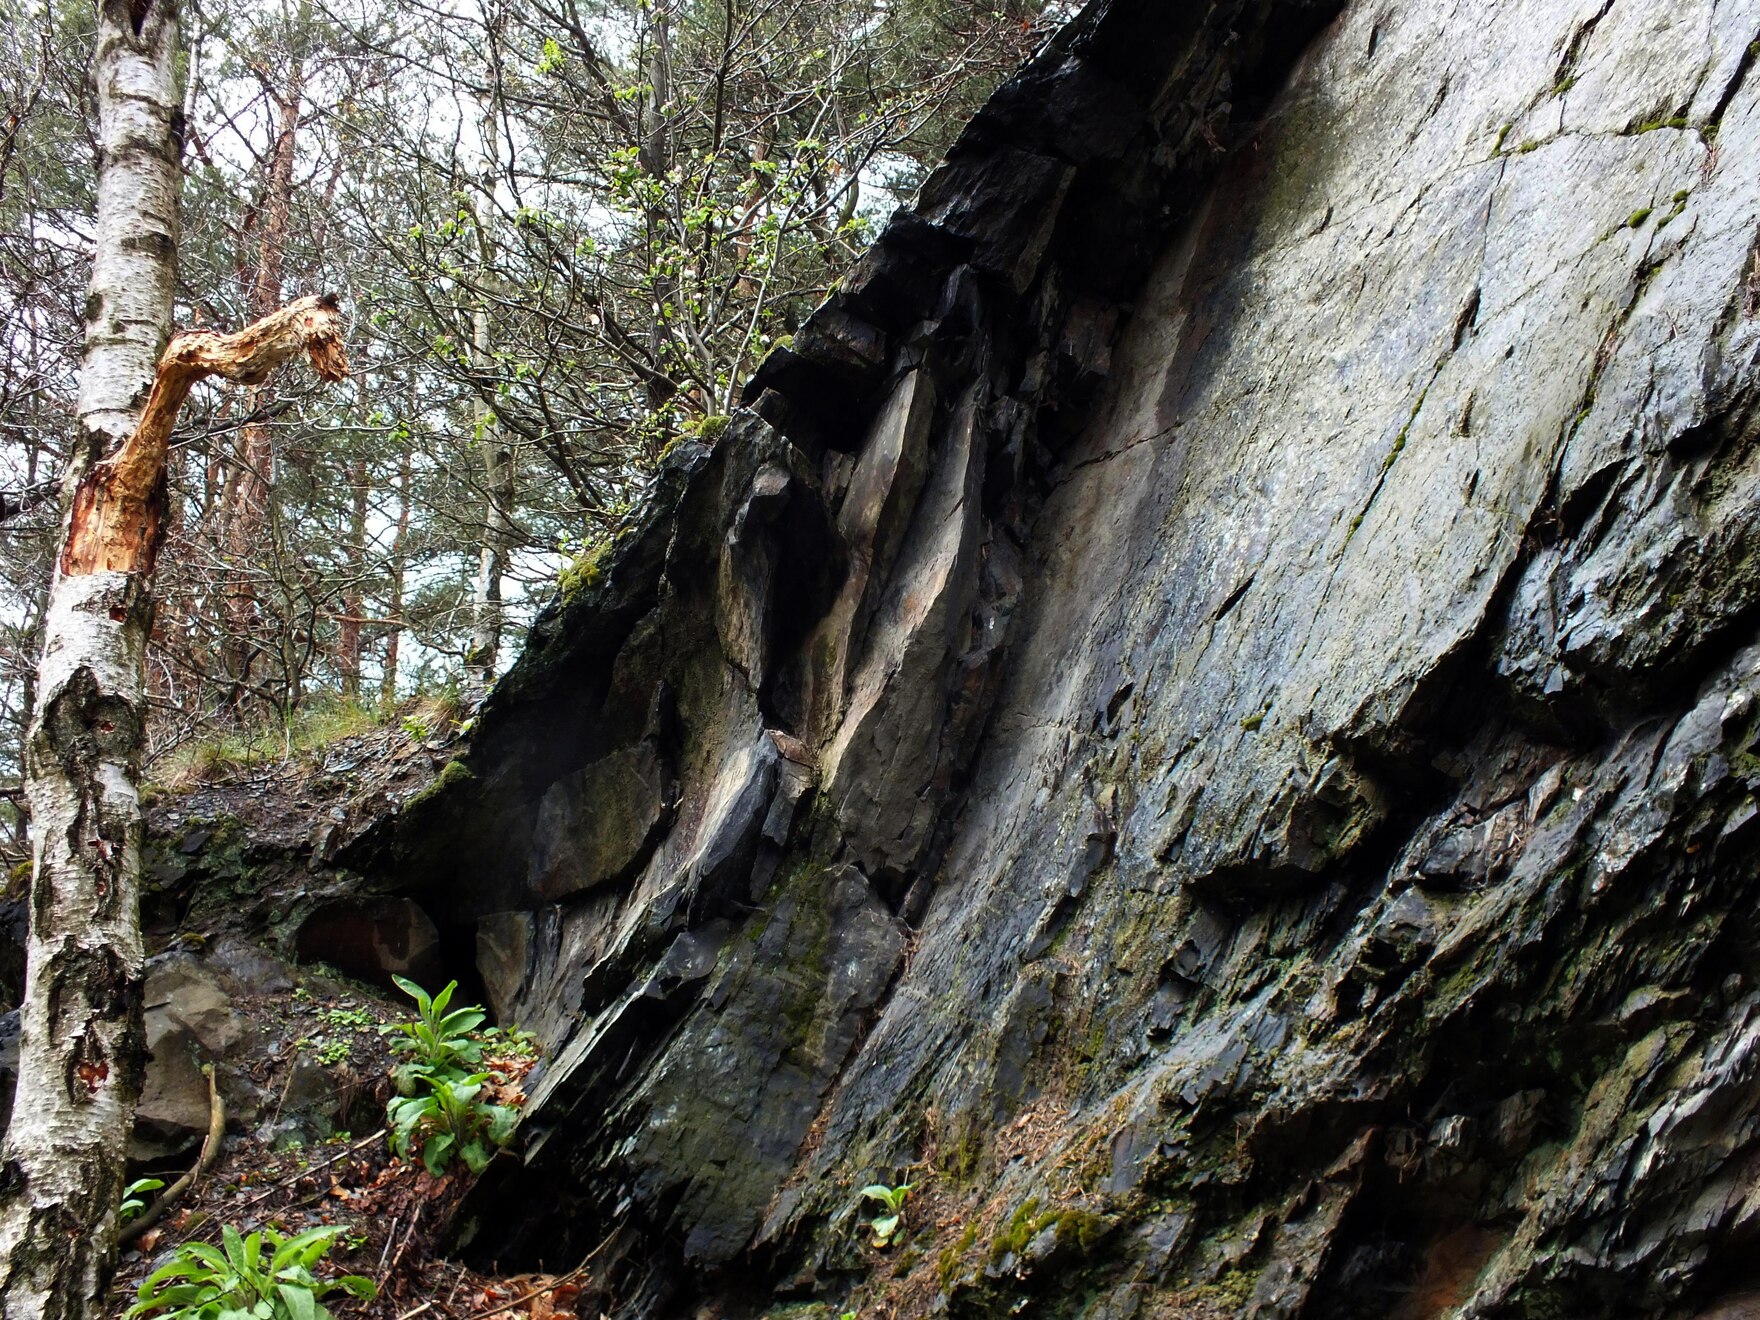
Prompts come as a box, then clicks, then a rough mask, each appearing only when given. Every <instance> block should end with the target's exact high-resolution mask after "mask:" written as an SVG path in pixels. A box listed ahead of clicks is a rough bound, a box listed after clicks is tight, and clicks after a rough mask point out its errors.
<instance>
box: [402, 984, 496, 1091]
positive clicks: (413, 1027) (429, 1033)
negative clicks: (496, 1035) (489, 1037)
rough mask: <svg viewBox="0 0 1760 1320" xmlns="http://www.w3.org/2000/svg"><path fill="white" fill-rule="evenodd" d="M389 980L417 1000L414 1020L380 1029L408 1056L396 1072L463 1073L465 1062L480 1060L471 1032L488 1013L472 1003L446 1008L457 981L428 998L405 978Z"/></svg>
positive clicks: (411, 1073) (478, 1044) (408, 1074)
mask: <svg viewBox="0 0 1760 1320" xmlns="http://www.w3.org/2000/svg"><path fill="white" fill-rule="evenodd" d="M391 979H392V980H393V981H395V982H396V983H397V988H398V989H399V990H401V991H403V993H404V994H406V995H408V996H409V997H410V998H411V999H413V1000H415V1001H416V1019H415V1021H413V1022H396V1023H393V1024H391V1025H390V1026H386V1027H381V1028H380V1030H381V1031H383V1032H384V1033H385V1034H386V1035H388V1036H393V1037H395V1039H393V1040H392V1042H391V1049H392V1050H393V1052H395V1053H398V1054H406V1055H408V1056H409V1060H408V1062H407V1063H405V1064H403V1065H401V1066H400V1068H399V1069H398V1072H399V1073H402V1074H404V1075H405V1076H412V1075H414V1074H417V1073H425V1074H430V1075H433V1076H439V1075H442V1074H446V1073H463V1072H466V1071H468V1069H467V1065H475V1064H478V1063H481V1062H482V1060H483V1047H482V1044H481V1043H480V1042H479V1041H478V1040H477V1039H476V1037H475V1036H474V1035H472V1033H473V1032H475V1031H476V1029H477V1028H478V1027H480V1026H482V1025H483V1022H484V1020H485V1019H487V1017H488V1014H487V1013H485V1012H483V1010H482V1009H481V1008H480V1007H478V1006H477V1005H475V1004H473V1005H471V1006H470V1007H468V1008H456V1009H452V1011H451V1012H448V1011H447V1010H448V1008H450V1006H451V1004H452V992H453V991H455V990H457V989H458V982H457V981H448V982H447V983H446V988H445V989H444V990H442V991H441V992H440V993H439V994H437V995H433V996H431V997H430V996H429V994H428V992H427V991H426V990H424V989H422V987H421V986H419V985H417V984H416V983H415V982H414V981H411V980H409V979H408V978H407V977H402V976H394V977H392V978H391ZM395 1075H396V1074H394V1076H395ZM400 1089H401V1087H400Z"/></svg>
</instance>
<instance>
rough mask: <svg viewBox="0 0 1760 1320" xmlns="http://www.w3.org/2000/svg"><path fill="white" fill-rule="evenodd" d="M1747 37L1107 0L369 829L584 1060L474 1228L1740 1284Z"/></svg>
mask: <svg viewBox="0 0 1760 1320" xmlns="http://www.w3.org/2000/svg"><path fill="white" fill-rule="evenodd" d="M1757 41H1760V5H1757V4H1755V3H1751V2H1750V3H1738V4H1718V3H1712V0H1688V2H1687V3H1684V4H1680V5H1675V6H1671V7H1667V8H1666V9H1663V8H1657V7H1645V6H1637V5H1625V4H1622V3H1619V2H1617V0H1616V2H1615V3H1612V4H1588V5H1576V4H1570V3H1564V2H1563V0H1513V2H1506V3H1492V2H1491V0H1473V2H1471V3H1463V4H1460V5H1456V6H1453V7H1452V8H1449V9H1447V10H1443V9H1440V8H1437V7H1432V6H1407V7H1405V8H1403V9H1390V8H1387V7H1385V6H1382V7H1376V6H1369V5H1358V4H1348V5H1341V4H1336V3H1334V4H1320V3H1313V4H1304V3H1294V2H1285V3H1277V2H1274V0H1262V2H1261V3H1248V2H1246V0H1236V2H1233V3H1226V2H1225V3H1214V4H1207V5H1192V6H1174V7H1169V6H1163V5H1159V4H1150V3H1147V2H1146V0H1110V3H1107V2H1102V3H1097V4H1094V5H1091V6H1090V7H1089V8H1088V10H1087V11H1086V12H1085V13H1084V15H1083V16H1082V17H1081V18H1080V19H1078V20H1077V21H1076V22H1075V23H1074V24H1073V25H1072V26H1071V27H1070V28H1069V29H1068V30H1067V31H1066V32H1065V33H1064V34H1062V35H1061V36H1060V37H1059V38H1058V39H1057V40H1056V41H1054V42H1053V43H1052V44H1051V45H1050V46H1049V47H1048V48H1047V49H1046V50H1045V51H1044V52H1042V54H1041V55H1040V56H1039V57H1038V59H1037V60H1036V61H1035V62H1034V63H1033V64H1032V65H1031V66H1030V67H1029V68H1028V69H1027V70H1026V71H1025V72H1024V73H1023V74H1022V75H1021V76H1020V77H1019V78H1018V79H1017V80H1016V81H1015V82H1013V83H1011V84H1010V85H1009V86H1007V87H1005V88H1004V89H1003V90H1002V91H1001V92H1000V93H998V95H997V97H996V98H995V100H994V101H993V103H992V104H991V106H990V107H989V108H987V109H986V110H985V111H984V112H983V113H982V114H981V115H980V116H979V118H978V119H977V120H976V121H975V122H974V123H973V124H972V125H971V127H970V128H969V130H968V131H967V133H966V134H965V136H964V137H963V138H962V139H961V141H960V143H959V144H958V146H957V147H956V148H955V150H954V152H953V153H952V155H951V157H950V161H949V163H948V165H947V166H946V167H945V168H944V169H943V170H942V171H941V172H939V173H938V174H937V175H936V176H935V177H934V178H933V179H932V180H931V181H930V182H929V183H928V185H927V186H926V187H925V189H924V191H923V194H922V197H921V198H920V200H919V203H918V205H917V207H916V208H915V210H914V212H913V213H910V214H903V215H901V216H899V217H898V218H897V219H896V220H895V221H894V222H893V224H892V225H891V226H890V227H889V228H888V229H887V231H886V233H885V235H884V236H883V237H882V239H881V240H880V241H879V243H878V244H877V245H876V247H875V249H874V250H873V252H872V253H870V255H869V256H868V257H867V258H866V259H865V260H864V262H863V263H862V265H861V266H860V267H859V268H858V269H857V270H856V271H855V272H853V273H852V275H851V276H850V278H849V279H848V280H846V281H845V283H844V286H843V288H842V289H841V290H840V291H839V293H838V294H836V295H835V296H834V298H833V299H832V301H831V303H830V304H829V305H828V306H827V308H826V309H825V310H824V311H823V312H821V313H820V314H819V315H818V317H816V319H815V320H814V322H813V323H812V325H811V326H810V327H809V329H808V330H806V331H803V333H802V334H801V335H799V336H797V337H796V340H795V343H794V346H793V347H792V349H790V350H787V351H785V352H782V353H779V354H777V355H776V356H774V357H772V358H771V359H770V361H769V362H767V363H766V364H765V366H764V368H763V369H762V370H761V371H760V372H759V374H758V376H757V377H756V379H755V380H754V381H753V382H752V384H751V386H750V388H749V390H748V392H747V403H748V405H749V407H748V409H747V410H746V411H745V412H742V413H741V414H740V415H739V416H738V417H736V418H735V419H734V421H733V422H732V424H731V425H730V426H729V428H728V430H727V431H726V433H725V434H724V435H723V437H722V438H721V439H720V440H719V442H718V443H717V444H716V445H715V446H714V447H713V448H709V447H705V446H703V445H700V444H696V443H691V442H686V443H684V444H681V445H680V446H679V447H678V448H677V450H675V452H674V454H673V455H672V456H671V458H670V459H669V460H668V462H667V464H666V465H665V468H664V470H663V471H662V473H661V474H660V476H659V478H658V480H657V483H656V486H655V489H654V492H653V495H652V498H651V499H650V501H649V502H648V504H647V505H646V506H645V507H644V509H643V511H642V512H641V514H640V515H639V516H638V517H637V518H636V519H635V521H634V522H633V523H632V524H631V526H630V527H629V528H628V529H627V530H626V531H625V533H624V534H623V536H622V537H620V538H619V542H618V544H617V546H616V548H615V550H614V551H613V552H612V553H611V554H610V555H608V556H607V558H606V559H605V561H604V565H605V567H604V571H603V573H602V575H601V580H600V581H599V582H598V583H597V584H596V585H595V586H593V587H592V588H590V589H588V590H586V591H583V592H582V593H581V594H580V595H579V596H578V597H576V598H575V599H574V600H572V601H570V602H568V603H566V604H562V603H559V604H558V605H557V606H555V607H553V608H552V609H551V610H550V611H548V612H547V613H546V614H545V615H544V616H543V617H542V618H541V619H540V620H539V622H538V625H537V626H536V628H535V629H534V631H533V634H532V639H531V642H530V645H529V647H528V650H527V652H526V654H525V656H524V657H523V658H522V659H521V661H520V663H519V664H518V665H517V666H516V667H515V669H514V670H513V671H512V672H511V673H510V674H509V675H508V676H507V677H506V678H505V679H504V680H503V681H502V682H501V683H500V684H499V685H498V687H497V688H496V690H495V692H494V693H493V695H492V697H491V698H490V700H489V702H488V704H487V706H486V707H485V709H484V711H483V714H482V716H481V718H480V721H479V725H478V730H477V734H476V736H475V739H474V742H473V746H472V748H471V750H470V752H469V753H468V754H467V755H466V756H465V757H464V758H463V759H462V761H461V762H460V763H459V765H458V768H457V770H456V771H455V772H449V773H448V774H447V775H445V776H443V777H442V783H441V786H440V787H439V788H438V789H437V790H436V791H435V792H434V793H433V794H432V795H430V796H428V797H426V798H425V799H424V800H422V801H420V802H417V803H414V804H412V805H410V806H409V807H407V808H406V809H405V810H404V811H403V813H402V814H401V815H400V816H399V817H398V819H397V821H396V823H395V825H394V826H391V827H388V828H386V829H385V830H383V831H381V832H379V833H378V834H377V835H376V836H375V838H374V839H373V840H372V841H371V846H370V847H369V846H367V845H365V844H363V845H362V846H360V847H358V848H357V849H356V850H355V852H354V853H353V854H351V855H352V856H353V857H355V858H356V859H357V860H358V862H359V864H360V865H362V866H363V867H370V868H372V869H373V870H374V871H375V873H376V874H377V875H378V876H379V877H381V879H383V880H384V881H385V882H387V883H391V884H394V885H397V886H400V887H402V888H403V889H404V890H405V891H406V892H408V893H409V894H410V896H411V897H413V898H414V899H415V900H416V901H417V902H419V903H420V904H421V905H422V907H423V908H424V909H425V910H426V911H428V912H430V913H432V914H433V915H434V918H435V920H436V921H437V922H439V923H440V924H441V926H443V927H457V928H470V929H473V930H474V932H475V946H474V947H475V948H476V950H477V951H478V955H479V959H480V967H481V971H482V976H483V981H484V984H485V986H487V987H488V988H489V993H490V996H491V998H492V1000H493V1001H494V1002H495V1003H496V1004H497V1007H498V1009H499V1011H501V1012H503V1013H504V1014H505V1015H506V1016H508V1017H511V1018H514V1019H517V1020H519V1021H520V1022H521V1023H522V1024H524V1025H526V1026H528V1027H531V1028H532V1029H533V1030H535V1031H536V1032H537V1034H538V1035H539V1037H540V1038H541V1039H543V1040H544V1041H546V1042H547V1043H549V1044H550V1045H551V1047H552V1048H551V1051H550V1057H549V1058H548V1059H547V1062H546V1064H545V1067H544V1069H543V1071H542V1076H541V1080H536V1081H535V1082H534V1084H533V1085H532V1087H531V1088H530V1089H531V1092H532V1097H533V1098H532V1103H531V1106H530V1108H529V1109H528V1116H527V1118H526V1120H525V1123H524V1126H523V1128H522V1133H523V1138H522V1139H523V1155H522V1157H521V1158H519V1159H513V1158H505V1159H503V1160H501V1161H499V1162H498V1163H497V1164H496V1165H495V1166H494V1167H492V1169H491V1170H490V1172H489V1174H488V1175H487V1176H486V1177H485V1179H484V1181H483V1183H482V1184H481V1185H480V1186H479V1187H478V1189H477V1191H476V1193H475V1194H474V1195H473V1197H472V1199H471V1200H470V1201H469V1202H468V1203H467V1204H466V1206H465V1208H464V1211H463V1212H462V1214H461V1217H460V1220H459V1225H458V1231H459V1236H460V1239H461V1241H462V1242H463V1243H464V1245H465V1249H466V1250H467V1251H468V1252H471V1253H475V1254H477V1255H479V1256H481V1257H482V1258H483V1259H499V1260H501V1261H503V1262H511V1261H535V1260H537V1259H540V1258H544V1259H548V1260H550V1261H552V1262H554V1261H556V1260H559V1259H562V1258H564V1257H568V1258H571V1259H576V1258H579V1257H580V1256H582V1255H584V1254H585V1253H586V1252H587V1251H588V1250H591V1249H592V1248H593V1247H595V1246H596V1245H598V1244H599V1243H600V1242H601V1241H602V1240H604V1239H606V1238H607V1237H608V1236H609V1235H611V1234H612V1233H613V1232H617V1233H618V1234H619V1235H620V1237H619V1241H620V1242H621V1243H622V1244H623V1246H622V1247H621V1248H620V1251H619V1258H620V1259H621V1261H622V1262H623V1264H622V1265H621V1266H620V1268H619V1278H618V1291H617V1298H618V1304H619V1306H620V1307H621V1313H623V1314H628V1315H666V1314H690V1313H694V1311H695V1308H696V1307H697V1306H699V1305H704V1304H713V1305H715V1306H718V1307H719V1308H720V1310H719V1312H718V1313H725V1314H741V1313H752V1314H757V1313H761V1312H763V1311H764V1310H766V1309H769V1308H771V1307H773V1306H775V1305H777V1304H778V1303H777V1301H776V1298H777V1296H779V1295H780V1296H782V1297H786V1298H792V1299H795V1300H797V1301H799V1302H801V1303H803V1304H805V1303H808V1302H812V1301H814V1300H815V1299H821V1300H824V1301H826V1302H828V1303H830V1304H832V1305H833V1306H834V1307H835V1308H836V1309H844V1308H845V1306H846V1304H854V1305H856V1306H857V1307H858V1308H860V1307H868V1306H873V1307H884V1306H891V1307H894V1308H896V1309H898V1310H899V1311H900V1312H901V1313H906V1314H914V1313H918V1312H924V1311H928V1310H932V1309H945V1310H946V1311H947V1312H948V1313H950V1314H954V1315H999V1314H1010V1313H1020V1314H1042V1315H1075V1314H1082V1315H1093V1316H1107V1317H1121V1318H1122V1317H1127V1316H1145V1317H1146V1316H1219V1317H1220V1316H1238V1315H1265V1316H1296V1315H1303V1316H1357V1315H1364V1316H1390V1315H1402V1316H1404V1315H1410V1316H1428V1315H1437V1314H1451V1315H1458V1316H1462V1317H1493V1316H1498V1317H1502V1316H1511V1317H1515V1316H1548V1315H1573V1316H1575V1315H1582V1316H1591V1315H1610V1316H1611V1315H1638V1316H1652V1317H1671V1318H1672V1317H1683V1318H1684V1317H1689V1316H1698V1315H1723V1314H1741V1313H1743V1312H1742V1310H1741V1308H1742V1307H1744V1306H1747V1305H1748V1304H1749V1303H1748V1301H1746V1300H1744V1298H1747V1297H1751V1294H1752V1291H1753V1288H1754V1286H1755V1284H1756V1282H1757V1281H1760V1280H1757V1279H1756V1277H1755V1274H1754V1267H1753V1265H1752V1256H1751V1252H1752V1247H1753V1244H1754V1242H1755V1241H1756V1239H1757V1237H1760V1199H1757V1198H1756V1197H1755V1195H1754V1193H1753V1190H1752V1189H1753V1186H1754V1177H1753V1175H1754V1171H1755V1169H1756V1168H1760V1090H1757V1089H1756V1087H1755V1085H1754V1082H1755V1069H1756V1067H1757V1066H1760V1064H1757V1062H1756V1061H1757V1060H1760V1051H1757V1049H1756V1042H1760V979H1757V978H1760V937H1757V936H1756V935H1755V933H1754V930H1753V923H1752V921H1751V920H1750V914H1751V912H1752V910H1753V908H1754V905H1755V900H1756V898H1757V897H1760V892H1757V886H1760V881H1757V880H1756V875H1757V873H1760V830H1756V828H1755V824H1756V821H1757V820H1760V698H1757V696H1756V693H1757V692H1760V634H1757V633H1756V620H1757V619H1760V615H1757V614H1756V608H1755V607H1756V602H1757V599H1760V597H1757V595H1756V586H1755V584H1756V582H1757V581H1760V579H1757V578H1756V577H1755V574H1754V571H1753V565H1752V563H1751V560H1752V546H1753V543H1754V539H1755V536H1756V534H1757V532H1760V503H1757V501H1756V494H1757V492H1756V489H1755V484H1756V473H1757V472H1760V468H1757V467H1756V464H1755V461H1754V459H1755V454H1756V452H1760V449H1757V443H1756V442H1757V441H1760V418H1757V417H1756V412H1755V399H1756V394H1755V384H1756V374H1757V372H1760V259H1757V257H1756V250H1757V245H1760V176H1757V175H1756V174H1755V172H1754V170H1753V168H1752V162H1753V160H1754V159H1755V158H1756V154H1757V151H1760V142H1757V141H1756V139H1757V138H1760V79H1756V78H1755V77H1754V76H1753V66H1754V64H1755V62H1756V55H1755V50H1756V42H1757ZM913 1180H914V1181H919V1182H921V1183H923V1184H924V1186H925V1190H924V1191H922V1192H920V1193H918V1194H917V1195H919V1196H920V1197H921V1198H922V1199H921V1200H920V1201H919V1203H918V1209H917V1210H916V1211H915V1212H914V1214H912V1215H910V1216H909V1217H908V1220H909V1231H908V1235H907V1237H906V1239H905V1240H904V1242H903V1244H902V1245H901V1246H900V1247H899V1248H897V1249H895V1250H894V1251H893V1252H891V1253H890V1254H883V1253H880V1252H878V1251H876V1250H874V1249H873V1248H871V1247H868V1246H866V1245H864V1237H863V1235H862V1234H861V1233H860V1231H859V1229H860V1222H859V1219H860V1212H859V1207H858V1204H857V1201H856V1196H855V1189H857V1188H859V1187H860V1186H862V1185H863V1184H866V1183H869V1182H874V1181H881V1182H886V1183H898V1182H904V1181H913ZM534 1205H542V1206H543V1207H544V1213H543V1214H541V1215H539V1214H533V1213H532V1212H531V1207H532V1206H534ZM632 1234H634V1235H636V1236H635V1239H634V1240H638V1241H639V1242H640V1244H641V1245H640V1247H639V1249H632V1248H630V1246H629V1243H630V1242H631V1241H632V1238H631V1235H632ZM834 1313H835V1312H834Z"/></svg>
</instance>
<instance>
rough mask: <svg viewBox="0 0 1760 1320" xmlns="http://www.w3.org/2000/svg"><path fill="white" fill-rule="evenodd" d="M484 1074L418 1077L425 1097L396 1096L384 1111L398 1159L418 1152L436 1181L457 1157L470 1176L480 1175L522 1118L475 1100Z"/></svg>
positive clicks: (511, 1112) (423, 1074)
mask: <svg viewBox="0 0 1760 1320" xmlns="http://www.w3.org/2000/svg"><path fill="white" fill-rule="evenodd" d="M488 1080H489V1074H488V1073H486V1072H481V1073H472V1074H470V1075H469V1076H467V1077H458V1076H456V1075H453V1074H440V1075H434V1074H429V1073H422V1074H419V1075H418V1076H417V1078H416V1081H417V1083H418V1084H419V1085H421V1086H424V1087H426V1088H427V1091H428V1093H427V1094H426V1095H415V1096H398V1097H396V1098H395V1099H393V1100H392V1101H391V1103H390V1104H388V1105H387V1106H386V1107H385V1117H386V1120H387V1121H388V1122H389V1124H390V1126H391V1149H392V1150H393V1151H394V1152H395V1153H396V1154H397V1156H398V1158H399V1159H405V1160H407V1159H411V1158H413V1156H414V1154H415V1153H416V1152H417V1151H419V1152H420V1153H421V1157H422V1163H423V1164H424V1165H425V1166H426V1167H427V1170H428V1172H429V1173H431V1174H433V1175H435V1176H436V1177H438V1176H439V1175H440V1174H442V1173H444V1172H445V1171H446V1166H447V1165H448V1164H450V1163H451V1162H452V1160H453V1159H454V1158H455V1157H456V1158H458V1159H461V1160H463V1161H464V1163H465V1167H466V1168H468V1169H469V1170H470V1171H471V1172H472V1173H481V1172H482V1171H483V1169H484V1168H485V1167H486V1166H487V1165H488V1163H489V1161H490V1159H492V1158H493V1157H494V1154H495V1151H496V1150H497V1149H498V1148H500V1147H501V1146H505V1145H506V1144H507V1140H508V1138H509V1137H511V1136H512V1135H513V1129H514V1125H515V1124H516V1123H518V1121H519V1114H518V1112H517V1111H515V1110H513V1109H509V1108H508V1107H507V1106H506V1105H493V1104H485V1103H484V1102H482V1101H480V1100H478V1099H477V1096H478V1095H479V1094H481V1092H482V1090H483V1084H484V1083H485V1082H487V1081H488Z"/></svg>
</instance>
